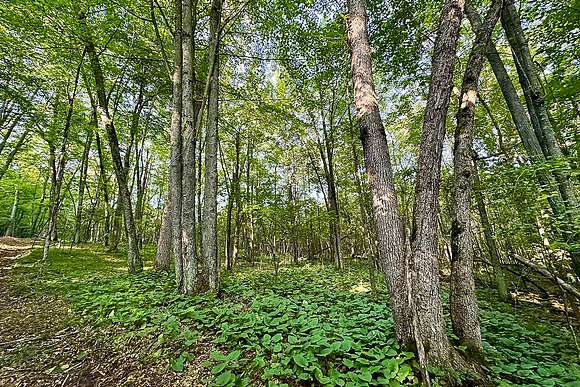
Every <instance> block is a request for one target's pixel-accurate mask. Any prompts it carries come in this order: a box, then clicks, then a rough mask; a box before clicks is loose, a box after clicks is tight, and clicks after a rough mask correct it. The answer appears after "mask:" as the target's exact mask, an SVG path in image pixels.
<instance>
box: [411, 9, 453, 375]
mask: <svg viewBox="0 0 580 387" xmlns="http://www.w3.org/2000/svg"><path fill="white" fill-rule="evenodd" d="M463 6H464V0H446V1H445V3H444V5H443V10H442V13H441V17H440V19H439V27H438V30H437V38H436V40H435V48H434V52H433V59H432V68H431V85H430V87H429V96H428V98H427V105H426V108H425V118H424V122H423V131H422V134H421V144H420V149H419V157H418V161H417V174H416V186H415V204H414V207H413V227H412V231H411V250H412V252H411V257H410V274H411V284H412V286H413V293H414V294H413V296H414V303H415V311H416V313H417V315H416V317H417V332H416V335H415V336H416V340H417V341H418V342H417V351H418V354H419V361H420V363H421V364H422V365H425V364H430V365H433V366H448V365H450V363H451V360H452V358H451V354H452V353H451V350H450V349H451V348H450V346H449V340H448V339H447V336H446V334H445V323H444V321H443V308H442V306H441V299H440V298H439V270H438V249H437V230H438V226H437V223H438V220H437V219H438V215H437V214H438V208H439V186H440V181H441V153H442V148H443V140H444V137H445V119H446V117H447V111H448V109H449V97H450V94H451V89H452V87H453V68H454V66H455V55H456V50H457V39H458V37H459V29H460V26H461V19H462V16H463ZM423 352H424V353H423ZM422 357H423V359H422Z"/></svg>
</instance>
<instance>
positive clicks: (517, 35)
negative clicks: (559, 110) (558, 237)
mask: <svg viewBox="0 0 580 387" xmlns="http://www.w3.org/2000/svg"><path fill="white" fill-rule="evenodd" d="M501 22H502V26H503V29H504V31H505V32H506V36H507V38H508V42H509V44H510V47H511V49H512V54H513V57H514V61H515V63H516V70H517V72H518V76H519V79H520V84H521V86H522V90H523V92H524V97H525V99H526V104H527V106H528V112H529V114H530V118H531V120H532V125H533V126H534V129H535V131H536V136H537V137H538V140H539V142H540V145H541V146H542V150H543V151H544V154H545V156H546V159H548V160H549V159H559V158H562V157H563V154H562V150H561V149H560V145H559V144H558V142H557V139H556V135H555V133H554V129H553V127H552V124H551V122H550V118H549V114H548V109H547V108H546V105H545V95H544V91H543V89H542V85H541V81H540V76H539V74H538V70H537V68H536V66H535V64H534V61H533V59H532V56H531V54H530V48H529V46H528V42H527V40H526V37H525V35H524V31H523V29H522V24H521V21H520V17H519V15H518V11H517V9H516V6H515V4H514V0H505V2H504V6H503V9H502V14H501ZM553 174H554V177H555V178H556V181H557V184H558V189H559V192H560V196H561V197H562V200H563V202H564V206H565V209H566V211H565V216H566V217H567V219H566V221H567V225H566V226H565V230H564V231H565V233H566V234H568V237H567V242H569V243H570V245H571V247H570V248H569V249H568V250H569V253H570V255H571V257H572V269H573V270H574V271H575V273H576V276H577V277H578V278H580V249H579V248H577V247H574V245H575V244H576V242H577V240H578V238H579V235H580V230H578V228H577V227H575V223H576V220H577V218H578V216H580V207H579V203H578V198H577V194H576V192H575V190H574V188H573V186H572V185H571V184H570V181H569V177H568V176H567V175H566V174H565V173H563V172H562V171H560V170H558V169H556V170H554V172H553Z"/></svg>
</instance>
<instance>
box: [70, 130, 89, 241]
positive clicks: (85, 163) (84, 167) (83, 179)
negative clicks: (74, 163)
mask: <svg viewBox="0 0 580 387" xmlns="http://www.w3.org/2000/svg"><path fill="white" fill-rule="evenodd" d="M92 141H93V132H92V129H91V131H90V132H89V133H87V139H86V142H85V146H84V149H83V156H82V160H81V174H80V177H79V196H78V198H77V212H76V214H75V235H74V243H80V242H81V240H82V239H83V237H82V230H81V228H82V220H83V204H84V203H83V202H84V196H85V186H86V184H87V171H88V168H89V152H90V151H91V143H92Z"/></svg>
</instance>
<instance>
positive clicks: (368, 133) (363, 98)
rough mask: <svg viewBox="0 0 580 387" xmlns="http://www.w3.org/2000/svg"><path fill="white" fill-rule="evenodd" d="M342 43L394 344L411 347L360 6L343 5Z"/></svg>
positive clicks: (393, 206) (389, 179)
mask: <svg viewBox="0 0 580 387" xmlns="http://www.w3.org/2000/svg"><path fill="white" fill-rule="evenodd" d="M347 4H348V19H347V20H348V21H347V22H348V24H347V26H348V29H347V34H348V35H347V38H348V44H349V47H350V51H351V71H352V84H353V88H354V104H355V107H356V110H357V115H356V121H357V123H358V126H359V129H360V137H361V141H362V146H363V150H364V159H365V168H366V172H367V179H368V185H369V189H370V191H371V199H372V207H373V216H374V221H375V224H376V231H377V242H378V250H379V260H380V267H381V269H382V270H383V272H384V273H385V276H386V278H387V284H388V286H389V292H390V295H391V297H390V302H391V307H392V309H393V314H394V320H395V332H396V335H397V340H398V341H399V343H400V344H401V346H402V347H404V348H412V347H413V336H412V331H411V326H412V322H411V319H412V314H411V310H410V308H409V299H408V295H409V291H408V288H407V287H408V285H409V282H408V277H407V274H408V273H407V263H406V260H405V251H404V241H403V228H402V227H403V226H402V223H401V219H400V218H399V214H398V209H397V207H398V204H397V194H396V192H395V183H394V178H393V169H392V166H391V160H390V156H389V148H388V145H387V137H386V135H385V129H384V126H383V122H382V120H381V115H380V111H379V104H378V100H377V94H376V92H375V86H374V81H373V72H372V58H371V49H370V45H369V38H368V27H367V25H368V22H367V20H368V18H367V10H366V4H365V0H348V2H347Z"/></svg>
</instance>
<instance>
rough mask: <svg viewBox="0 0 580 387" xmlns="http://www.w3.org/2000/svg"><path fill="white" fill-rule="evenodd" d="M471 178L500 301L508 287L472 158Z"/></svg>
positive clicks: (475, 165)
mask: <svg viewBox="0 0 580 387" xmlns="http://www.w3.org/2000/svg"><path fill="white" fill-rule="evenodd" d="M473 178H474V183H475V187H476V188H475V190H474V196H475V203H476V205H477V212H478V213H479V218H480V220H481V227H482V228H483V236H484V237H485V244H486V245H487V250H488V253H489V257H490V260H491V264H492V266H493V272H494V279H495V285H496V287H497V291H498V293H499V297H500V299H501V300H502V301H507V300H508V288H507V283H506V279H505V275H504V272H503V267H502V264H501V259H500V255H499V249H498V247H497V243H496V242H495V235H494V232H493V228H492V226H491V223H490V221H489V217H488V216H487V210H486V207H485V200H484V199H483V193H482V189H483V187H482V186H481V183H480V181H479V175H478V173H477V161H476V160H474V171H473Z"/></svg>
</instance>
